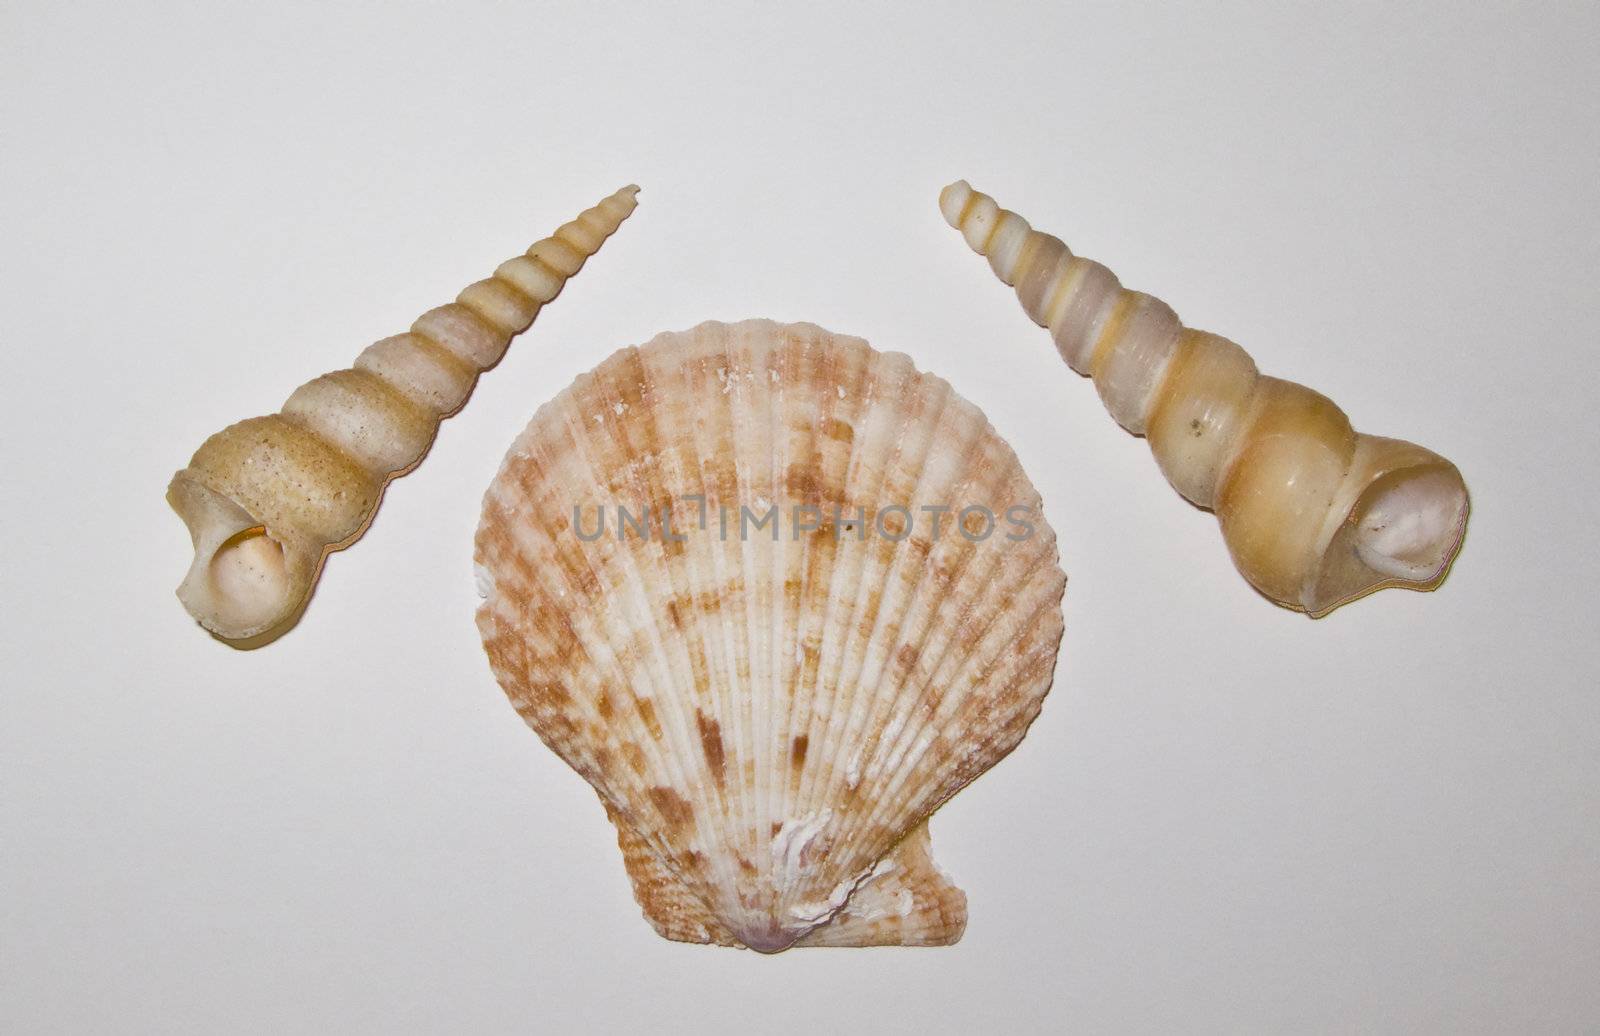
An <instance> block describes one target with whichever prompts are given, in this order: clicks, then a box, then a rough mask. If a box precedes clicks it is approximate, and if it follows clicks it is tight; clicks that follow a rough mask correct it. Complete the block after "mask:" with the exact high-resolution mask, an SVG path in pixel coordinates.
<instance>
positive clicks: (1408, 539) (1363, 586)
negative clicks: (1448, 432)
mask: <svg viewBox="0 0 1600 1036" xmlns="http://www.w3.org/2000/svg"><path fill="white" fill-rule="evenodd" d="M1375 443H1376V445H1375V446H1374V447H1373V449H1374V451H1376V452H1377V453H1379V454H1382V453H1384V452H1388V453H1390V454H1391V456H1393V455H1394V454H1396V453H1398V454H1401V458H1399V459H1400V463H1399V464H1398V465H1397V466H1396V467H1394V468H1393V469H1391V470H1388V471H1384V470H1383V467H1384V466H1385V465H1383V464H1382V463H1381V461H1380V462H1379V463H1377V464H1376V465H1375V469H1376V470H1377V471H1378V472H1381V473H1380V474H1377V475H1375V476H1372V477H1370V481H1368V482H1367V484H1366V485H1365V487H1363V488H1362V489H1361V490H1360V492H1359V493H1358V494H1356V498H1355V501H1354V503H1353V504H1352V505H1351V506H1350V507H1349V508H1348V510H1346V511H1344V514H1345V518H1344V520H1343V522H1342V523H1341V524H1340V526H1339V528H1338V530H1337V531H1336V532H1335V533H1334V534H1333V537H1332V539H1331V541H1330V542H1329V543H1328V547H1327V549H1326V550H1325V551H1324V553H1323V555H1322V564H1321V567H1320V571H1319V575H1318V578H1317V580H1316V582H1315V584H1314V585H1313V586H1312V587H1311V588H1310V590H1309V592H1308V593H1307V596H1306V599H1305V602H1304V607H1305V610H1306V611H1307V612H1309V613H1310V614H1311V615H1312V617H1313V618H1320V617H1321V616H1323V615H1326V614H1328V613H1329V612H1331V611H1333V610H1334V609H1335V608H1337V607H1339V606H1340V605H1343V604H1348V603H1349V602H1351V601H1354V600H1357V599H1359V598H1361V597H1365V596H1366V595H1367V594H1370V593H1373V592H1374V591H1377V590H1382V589H1385V588H1387V587H1392V586H1397V587H1403V588H1406V589H1410V590H1432V589H1433V588H1435V587H1436V586H1438V585H1439V584H1440V583H1441V582H1443V581H1444V578H1445V576H1446V575H1447V574H1448V573H1449V571H1450V565H1451V563H1452V562H1453V561H1455V557H1456V554H1457V553H1459V552H1460V550H1461V542H1462V539H1463V538H1464V537H1465V535H1466V529H1467V516H1468V512H1469V511H1470V509H1471V502H1470V500H1469V499H1468V495H1467V487H1466V483H1464V482H1463V481H1462V480H1461V472H1459V471H1457V470H1456V467H1455V465H1454V464H1451V463H1450V462H1449V461H1447V460H1444V459H1443V458H1441V457H1439V456H1438V455H1437V454H1431V453H1429V452H1427V451H1426V450H1423V449H1422V448H1421V447H1418V446H1413V445H1411V444H1410V443H1402V442H1397V441H1394V440H1375ZM1405 461H1411V463H1409V464H1408V463H1405ZM1359 481H1360V480H1359V477H1358V479H1357V483H1358V484H1359Z"/></svg>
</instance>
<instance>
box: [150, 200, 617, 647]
mask: <svg viewBox="0 0 1600 1036" xmlns="http://www.w3.org/2000/svg"><path fill="white" fill-rule="evenodd" d="M638 191H639V188H637V187H633V186H629V187H624V188H623V189H622V190H620V191H618V192H616V193H615V194H613V195H611V197H609V198H607V199H605V200H604V201H602V202H601V203H600V204H599V205H596V206H595V207H594V208H591V209H588V210H587V211H585V212H584V213H583V214H582V215H580V216H579V217H578V218H577V219H575V220H573V221H572V222H570V223H567V224H565V225H564V226H562V227H560V228H559V229H558V230H557V231H556V232H555V234H553V235H552V236H550V237H547V238H545V239H544V240H542V241H539V242H537V243H536V244H534V245H533V246H532V247H531V248H529V249H528V251H527V253H526V254H525V255H521V256H518V257H516V258H514V259H511V260H508V261H507V262H505V263H502V264H501V265H500V267H499V269H497V270H495V272H494V275H493V276H492V277H490V278H488V279H487V280H481V281H478V282H477V283H475V284H472V285H470V286H469V287H468V288H467V289H466V290H465V291H463V292H462V293H461V294H460V295H459V296H457V298H456V301H455V302H452V303H450V304H448V305H445V306H440V307H438V308H437V309H431V310H429V311H428V312H426V313H424V314H423V315H422V316H420V317H418V318H417V321H416V323H414V324H412V325H411V330H410V331H408V332H406V333H405V334H400V335H395V336H393V337H391V338H385V339H383V340H382V341H380V342H376V343H374V344H373V345H370V346H368V347H367V349H366V350H365V351H364V352H362V353H361V355H360V356H358V357H357V358H356V362H355V366H354V367H353V368H351V369H349V370H341V371H334V372H333V373H331V374H324V375H323V376H322V377H320V378H317V379H316V380H315V381H310V382H307V383H306V384H304V385H302V386H300V387H299V388H298V389H296V390H295V392H294V394H293V395H291V396H290V397H289V400H288V402H286V403H285V404H284V405H283V410H282V411H281V412H279V413H277V414H273V415H271V416H269V417H256V418H251V419H250V420H247V421H241V422H239V423H238V424H235V425H232V426H230V427H228V428H225V429H223V430H222V431H220V432H218V433H217V434H216V435H213V436H212V437H211V438H209V439H207V440H206V441H205V443H204V444H203V445H202V446H201V447H200V449H199V450H198V451H197V452H196V453H195V455H194V457H193V459H191V460H190V461H189V466H188V467H187V468H185V469H184V470H182V471H180V472H178V473H177V475H175V476H174V477H173V479H172V484H171V485H170V486H169V487H168V488H167V501H168V503H170V504H171V505H172V508H173V510H175V511H177V512H178V515H179V517H181V518H182V519H183V521H184V523H185V524H186V525H187V526H188V527H189V535H190V536H191V537H192V538H193V540H194V561H193V563H192V564H191V565H190V568H189V572H188V575H187V576H186V577H185V578H184V580H183V583H182V585H181V586H179V587H178V599H179V600H181V601H182V602H183V605H184V607H185V608H187V609H188V610H189V614H191V615H193V616H194V617H195V618H196V619H197V620H198V621H199V622H200V624H201V625H202V626H204V627H205V628H206V629H208V630H210V631H211V632H212V633H214V634H216V635H217V636H218V637H220V638H222V639H224V640H228V641H232V642H234V643H235V646H238V647H256V646H259V645H261V644H264V643H267V642H270V641H271V640H273V639H275V638H276V637H278V636H279V635H281V634H283V633H284V632H286V631H287V630H288V629H290V628H291V627H292V626H293V625H294V624H295V623H296V622H297V621H299V617H300V614H301V612H302V611H303V609H304V605H305V602H306V600H307V599H308V598H309V596H310V594H311V589H312V587H313V586H314V585H315V584H316V581H317V577H318V575H319V574H320V573H321V570H322V563H323V561H324V559H326V557H327V556H328V554H329V553H331V552H332V551H335V550H339V549H342V548H343V547H347V546H349V545H350V544H351V543H353V542H355V541H356V540H357V539H359V538H360V536H361V534H362V533H363V532H365V531H366V527H367V524H368V523H369V522H370V521H371V519H372V516H373V513H374V512H375V511H376V510H377V506H378V499H379V497H380V496H382V494H383V489H384V487H385V486H386V485H387V484H388V482H389V481H390V480H391V479H394V478H398V477H399V476H401V475H404V474H405V473H406V472H408V471H410V470H411V469H412V468H413V467H415V466H416V465H417V464H418V463H419V462H420V461H421V460H422V457H423V455H424V454H426V453H427V452H428V447H429V446H430V445H431V444H432V442H433V437H434V434H435V432H437V430H438V427H439V422H440V421H441V420H443V419H444V418H445V417H447V416H449V415H450V414H452V413H454V412H455V411H456V410H458V409H459V408H460V407H461V406H462V404H464V403H465V402H466V399H467V396H468V395H470V394H471V392H472V387H473V385H474V384H475V383H476V382H477V379H478V375H479V373H481V372H482V371H485V370H487V369H488V368H490V367H492V366H494V365H495V364H496V363H498V362H499V360H500V357H501V356H502V355H503V354H504V353H505V350H506V346H507V345H508V344H509V343H510V341H511V339H512V338H513V337H515V336H516V335H518V334H520V333H521V332H523V331H524V330H526V329H527V327H528V325H529V324H531V323H533V319H534V317H535V316H536V315H537V314H538V312H539V309H540V307H541V306H543V305H544V304H545V303H546V302H549V301H550V300H551V299H553V298H555V297H556V295H557V294H559V293H560V291H561V288H562V286H563V285H564V284H565V283H566V281H567V278H569V277H571V276H572V275H573V274H575V273H577V272H578V270H579V268H580V267H582V266H583V264H584V261H585V260H586V259H588V258H589V256H591V255H593V254H594V253H595V252H596V251H598V250H599V248H600V245H601V243H602V242H603V241H605V239H606V238H608V237H610V236H611V235H612V234H613V233H615V232H616V230H617V227H618V226H620V225H621V223H622V221H623V220H625V219H627V218H628V215H629V214H630V213H631V212H633V210H634V207H635V206H636V205H637V204H638V203H637V201H636V199H635V195H637V194H638Z"/></svg>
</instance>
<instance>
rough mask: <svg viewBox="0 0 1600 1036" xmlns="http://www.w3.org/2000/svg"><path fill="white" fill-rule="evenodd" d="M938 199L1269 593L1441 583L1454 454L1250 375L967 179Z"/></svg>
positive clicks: (1285, 601) (1451, 545)
mask: <svg viewBox="0 0 1600 1036" xmlns="http://www.w3.org/2000/svg"><path fill="white" fill-rule="evenodd" d="M939 208H940V210H941V211H942V212H943V213H944V218H945V219H946V220H947V221H948V222H949V223H950V225H951V226H953V227H955V228H956V229H957V230H960V231H961V233H962V235H963V236H964V237H965V238H966V240H967V244H968V245H970V246H971V247H972V249H973V251H975V252H977V253H979V254H980V255H984V256H987V257H988V259H989V265H990V267H991V268H992V269H993V270H994V272H995V274H996V275H998V276H999V278H1000V279H1001V280H1002V281H1004V282H1005V283H1006V284H1009V285H1012V286H1014V287H1015V288H1016V292H1017V297H1018V299H1020V300H1021V302H1022V308H1023V309H1024V310H1025V311H1026V312H1027V314H1028V316H1029V317H1031V318H1032V319H1033V321H1034V322H1035V323H1037V324H1039V325H1040V326H1042V327H1047V328H1049V329H1050V334H1051V337H1052V338H1053V339H1054V341H1055V343H1056V349H1057V350H1058V351H1059V352H1060V353H1061V356H1062V358H1063V359H1065V360H1066V361H1067V363H1068V365H1069V366H1071V367H1072V369H1073V370H1075V371H1077V372H1078V373H1079V374H1084V375H1087V376H1089V377H1091V378H1093V379H1094V384H1095V387H1096V388H1097V389H1098V390H1099V392H1100V398H1101V400H1102V401H1104V403H1105V405H1106V409H1108V410H1110V411H1111V416H1112V417H1114V418H1116V420H1117V423H1119V424H1121V425H1122V426H1123V427H1124V428H1126V429H1127V430H1128V431H1130V432H1132V433H1134V434H1135V435H1143V436H1145V437H1146V438H1147V439H1148V440H1149V442H1150V449H1151V451H1152V452H1153V453H1154V454H1155V457H1156V462H1157V463H1158V464H1159V465H1160V466H1161V470H1162V473H1163V474H1165V475H1166V476H1167V480H1168V481H1169V482H1171V483H1172V485H1173V487H1174V488H1176V489H1177V490H1178V492H1180V493H1182V494H1183V495H1184V496H1185V497H1187V498H1188V499H1189V500H1191V501H1193V502H1194V503H1196V504H1198V505H1199V506H1201V507H1204V508H1208V509H1210V510H1212V511H1214V512H1215V513H1216V515H1217V520H1218V521H1219V522H1220V523H1221V526H1222V537H1223V540H1224V541H1225V542H1226V543H1227V545H1228V550H1229V552H1230V553H1231V554H1232V555H1233V561H1234V564H1235V565H1236V566H1237V567H1238V569H1239V571H1240V572H1241V573H1242V574H1243V575H1244V577H1245V578H1246V579H1247V580H1249V581H1250V584H1251V585H1252V586H1254V587H1255V588H1256V589H1257V590H1259V591H1260V592H1261V593H1262V594H1264V595H1265V596H1266V597H1268V598H1269V599H1271V600H1272V601H1274V602H1276V603H1277V604H1281V605H1283V606H1285V607H1287V608H1292V609H1297V610H1300V611H1304V612H1306V613H1308V614H1309V615H1311V616H1312V617H1313V618H1320V617H1322V616H1323V615H1326V614H1327V613H1328V612H1330V611H1332V610H1333V609H1335V608H1337V607H1339V606H1340V605H1341V604H1345V603H1347V602H1349V601H1353V600H1355V599H1357V598H1359V597H1364V596H1366V595H1367V594H1369V593H1372V592H1373V591H1376V590H1382V589H1384V588H1385V587H1391V586H1399V587H1406V588H1409V589H1414V590H1431V589H1433V588H1434V587H1436V586H1438V585H1439V584H1440V583H1441V582H1443V580H1444V577H1445V575H1446V574H1447V572H1448V571H1449V568H1450V564H1451V562H1452V561H1453V560H1454V559H1455V556H1456V553H1457V551H1458V550H1459V549H1460V547H1461V540H1462V537H1463V536H1464V535H1465V533H1466V525H1467V511H1468V501H1467V488H1466V485H1465V484H1464V483H1463V482H1462V479H1461V473H1460V472H1459V471H1457V470H1456V466H1455V465H1454V464H1452V463H1450V462H1449V461H1448V460H1445V459H1444V458H1443V457H1441V456H1439V455H1438V454H1436V453H1433V452H1431V451H1429V450H1425V449H1423V448H1422V447H1420V446H1416V445H1413V444H1412V443H1409V442H1402V441H1400V440H1397V439H1385V438H1380V437H1378V436H1375V435H1366V434H1363V433H1358V432H1356V431H1354V430H1353V429H1352V428H1351V427H1350V420H1349V418H1347V417H1346V416H1345V414H1344V411H1342V410H1340V409H1339V408H1338V407H1337V406H1335V405H1334V404H1333V402H1332V401H1331V400H1329V399H1328V398H1327V397H1326V396H1323V395H1321V394H1320V393H1317V392H1313V391H1312V390H1310V389H1308V388H1306V387H1304V386H1303V385H1297V384H1295V383H1294V382H1290V381H1282V380H1279V379H1277V378H1271V377H1267V376H1265V375H1262V374H1260V373H1258V372H1257V370H1256V365H1255V363H1254V361H1252V360H1251V359H1250V356H1249V355H1248V354H1247V353H1245V351H1244V350H1243V349H1241V348H1239V347H1238V346H1237V345H1235V344H1234V343H1232V342H1230V341H1228V340H1227V339H1226V338H1221V337H1219V336H1217V335H1213V334H1208V333H1206V332H1203V331H1195V330H1192V329H1189V328H1186V327H1184V326H1183V325H1182V324H1181V323H1180V322H1179V320H1178V317H1177V315H1176V314H1174V313H1173V311H1172V310H1171V309H1170V308H1169V307H1168V306H1167V305H1166V304H1165V303H1163V302H1162V301H1161V300H1160V299H1156V298H1152V297H1151V296H1149V295H1145V294H1143V293H1141V292H1136V291H1128V290H1126V289H1124V288H1123V287H1122V286H1121V285H1120V284H1119V283H1118V281H1117V278H1116V275H1114V274H1113V273H1112V272H1111V271H1110V270H1108V269H1106V268H1105V267H1104V266H1101V265H1100V264H1099V263H1096V262H1093V261H1091V260H1088V259H1084V258H1082V257H1079V256H1075V255H1073V254H1072V252H1071V251H1069V250H1068V248H1067V246H1066V245H1064V244H1062V243H1061V241H1060V240H1058V239H1057V238H1054V237H1051V236H1050V235H1049V234H1044V233H1041V232H1039V231H1037V230H1033V229H1032V228H1030V227H1029V226H1028V223H1027V221H1026V220H1024V219H1023V218H1022V217H1021V216H1018V215H1017V214H1016V213H1014V212H1011V211H1008V210H1006V209H1002V208H1000V207H999V206H998V205H996V204H995V201H994V199H993V198H991V197H989V196H988V195H986V194H982V193H979V192H977V191H974V190H973V189H972V188H971V187H970V186H969V185H968V184H967V182H966V181H965V180H958V181H957V182H955V183H953V184H951V185H950V186H948V187H946V188H945V189H944V190H943V191H942V192H941V193H940V195H939Z"/></svg>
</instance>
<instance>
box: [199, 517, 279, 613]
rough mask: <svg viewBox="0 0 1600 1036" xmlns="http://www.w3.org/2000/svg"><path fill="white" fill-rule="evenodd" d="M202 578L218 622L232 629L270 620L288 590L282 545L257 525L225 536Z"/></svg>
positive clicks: (277, 610)
mask: <svg viewBox="0 0 1600 1036" xmlns="http://www.w3.org/2000/svg"><path fill="white" fill-rule="evenodd" d="M206 578H207V579H208V580H209V581H210V584H211V591H212V602H213V604H214V605H215V608H216V618H217V620H218V622H219V624H221V625H224V626H228V627H232V628H252V629H253V628H258V627H261V626H264V625H266V624H268V623H270V622H271V621H272V620H274V619H275V618H277V616H278V613H279V612H280V611H282V609H283V600H284V598H285V597H286V596H288V593H289V571H288V566H287V564H286V563H285V562H284V558H283V547H282V546H281V545H280V544H279V543H278V541H277V540H274V539H273V538H272V537H271V536H268V535H267V530H266V529H265V528H263V527H262V526H259V525H257V526H254V527H252V528H249V529H245V530H243V531H242V532H237V533H235V534H234V535H232V536H230V537H228V539H227V540H225V541H224V542H223V544H222V546H220V547H218V548H217V552H216V553H215V554H213V555H212V556H211V563H210V565H208V566H207V570H206Z"/></svg>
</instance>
